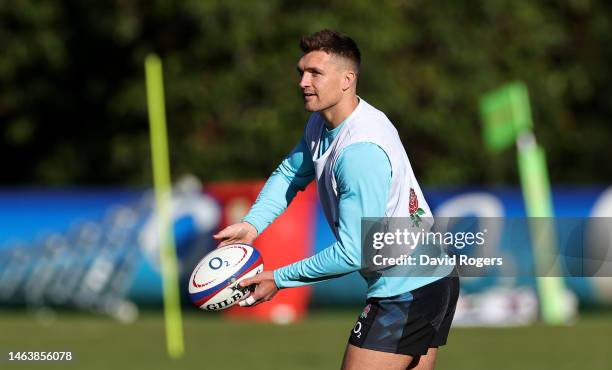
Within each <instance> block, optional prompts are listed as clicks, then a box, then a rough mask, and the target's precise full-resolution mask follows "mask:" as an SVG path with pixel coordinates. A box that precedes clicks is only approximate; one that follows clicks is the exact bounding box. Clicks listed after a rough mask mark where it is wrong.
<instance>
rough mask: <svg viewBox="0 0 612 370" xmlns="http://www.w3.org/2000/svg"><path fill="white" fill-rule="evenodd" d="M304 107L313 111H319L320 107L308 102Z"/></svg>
mask: <svg viewBox="0 0 612 370" xmlns="http://www.w3.org/2000/svg"><path fill="white" fill-rule="evenodd" d="M304 109H306V111H308V112H311V113H312V112H318V111H319V109H317V107H316V106H315V105H313V104H308V103H306V104H304Z"/></svg>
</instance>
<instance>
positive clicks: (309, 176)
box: [214, 30, 458, 370]
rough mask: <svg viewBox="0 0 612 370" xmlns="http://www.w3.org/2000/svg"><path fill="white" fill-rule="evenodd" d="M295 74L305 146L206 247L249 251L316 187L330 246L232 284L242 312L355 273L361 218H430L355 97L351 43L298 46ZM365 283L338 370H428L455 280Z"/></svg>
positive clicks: (327, 37) (392, 148) (398, 151)
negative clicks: (283, 292) (248, 290)
mask: <svg viewBox="0 0 612 370" xmlns="http://www.w3.org/2000/svg"><path fill="white" fill-rule="evenodd" d="M300 47H301V49H302V51H303V55H302V57H301V58H300V60H299V62H298V65H297V69H298V72H299V74H300V88H301V90H302V94H303V98H304V106H305V108H306V110H307V111H309V112H313V113H312V115H311V116H310V118H309V120H308V122H307V124H306V128H305V130H304V136H303V138H302V140H301V141H300V142H299V143H298V144H297V146H296V147H295V148H294V149H293V151H292V152H291V153H290V154H289V155H288V156H287V157H286V158H285V159H284V160H283V161H282V162H281V164H280V165H279V167H278V168H277V169H276V170H275V171H274V172H273V173H272V175H271V176H270V178H269V179H268V181H267V182H266V184H265V186H264V188H263V189H262V191H261V193H260V195H259V197H258V198H257V201H256V202H255V204H254V205H253V207H252V208H251V210H250V212H249V213H248V214H247V216H246V217H245V218H244V219H243V222H241V223H238V224H234V225H230V226H228V227H227V228H225V229H224V230H222V231H221V232H219V233H218V234H217V235H215V236H214V237H215V238H216V239H217V240H219V241H221V243H220V245H227V244H231V243H247V244H251V243H252V242H253V241H254V240H255V238H256V237H257V235H259V234H260V233H261V232H262V231H263V230H264V229H265V228H266V227H267V226H268V225H269V224H270V223H271V222H272V221H273V220H274V219H275V218H276V217H278V216H279V215H280V214H281V213H282V212H283V211H284V210H285V208H286V207H287V206H288V205H289V203H290V202H291V200H292V199H293V197H294V196H295V194H296V193H297V191H301V190H303V189H304V188H305V187H306V186H307V185H308V184H309V183H310V182H311V181H313V180H316V182H317V188H318V192H319V198H320V201H321V203H322V206H323V209H324V211H325V215H326V217H327V220H328V223H329V225H330V227H331V229H332V231H333V232H334V235H335V236H336V239H337V241H336V242H335V243H333V244H332V245H331V246H329V247H327V248H326V249H324V250H323V251H321V252H319V253H317V254H315V255H314V256H312V257H310V258H307V259H304V260H301V261H298V262H295V263H293V264H291V265H288V266H285V267H283V268H279V269H277V270H274V271H264V272H263V273H261V274H259V275H257V276H255V277H253V278H250V279H245V280H244V281H243V282H241V285H242V286H249V285H253V284H255V285H256V289H255V291H254V292H253V293H252V294H251V295H250V296H249V297H248V298H246V299H245V300H243V301H241V302H240V304H241V305H242V306H245V305H246V306H250V305H255V304H258V303H260V302H264V301H268V300H270V299H272V297H273V296H274V295H275V294H276V292H277V291H278V290H279V289H282V288H290V287H295V286H300V285H305V284H311V283H314V282H318V281H322V280H326V279H330V278H334V277H338V276H342V275H345V274H347V273H350V272H354V271H358V270H360V269H361V267H362V266H361V265H362V264H361V248H360V243H361V230H360V226H361V218H362V217H410V216H414V212H415V209H416V208H415V207H414V205H415V204H418V207H419V209H420V211H419V212H420V213H419V215H421V216H423V217H428V216H429V217H431V212H430V211H429V207H428V206H427V203H426V202H425V200H424V198H423V194H422V192H421V189H420V187H419V185H418V183H417V181H416V179H415V177H414V174H413V172H412V168H411V166H410V162H409V161H408V157H407V155H406V152H405V150H404V148H403V146H402V143H401V141H400V139H399V136H398V134H397V131H396V129H395V128H394V126H393V125H392V123H391V122H390V121H389V120H388V119H387V117H386V116H385V115H384V114H383V113H382V112H380V111H378V110H377V109H375V108H374V107H372V106H371V105H369V104H368V103H366V102H365V101H364V100H363V99H361V98H359V97H358V96H357V94H356V87H357V78H358V75H359V68H360V63H361V57H360V52H359V49H358V48H357V45H356V44H355V42H354V41H353V40H352V39H351V38H349V37H348V36H346V35H344V34H341V33H339V32H336V31H332V30H322V31H319V32H317V33H315V34H313V35H311V36H308V37H304V38H302V40H301V43H300ZM448 272H449V271H447V272H446V273H445V274H442V275H438V276H435V277H410V278H407V277H385V276H384V275H383V276H382V277H381V276H378V277H371V276H368V277H366V280H367V282H368V297H367V306H366V308H365V309H364V311H363V313H362V314H361V316H360V318H359V319H358V321H357V323H356V324H355V327H354V328H353V330H352V332H351V336H350V338H349V344H348V345H347V348H346V352H345V355H344V360H343V364H342V368H343V369H377V370H382V369H406V368H409V367H411V368H415V367H416V368H419V369H432V368H433V367H434V363H435V358H436V353H437V347H438V346H441V345H444V344H445V343H446V337H447V335H448V331H449V327H450V323H451V321H452V317H453V314H454V309H455V304H456V301H457V294H458V280H457V278H451V277H446V274H448Z"/></svg>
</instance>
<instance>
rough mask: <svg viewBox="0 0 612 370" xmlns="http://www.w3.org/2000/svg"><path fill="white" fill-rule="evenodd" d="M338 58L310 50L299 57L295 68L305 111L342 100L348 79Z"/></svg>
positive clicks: (331, 105)
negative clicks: (298, 75) (298, 77)
mask: <svg viewBox="0 0 612 370" xmlns="http://www.w3.org/2000/svg"><path fill="white" fill-rule="evenodd" d="M339 59H340V58H338V57H335V56H333V55H332V54H328V53H326V52H324V51H311V52H310V53H308V54H305V55H304V56H302V57H301V58H300V60H299V62H298V65H297V70H298V73H299V74H300V88H301V89H302V94H303V97H304V107H305V108H306V110H307V111H309V112H320V111H324V110H327V109H330V108H333V107H334V106H335V105H336V104H338V102H340V100H342V97H343V96H344V91H346V89H348V87H349V85H348V83H349V82H350V81H349V80H347V78H346V68H343V67H344V66H345V64H344V63H343V62H342V60H339Z"/></svg>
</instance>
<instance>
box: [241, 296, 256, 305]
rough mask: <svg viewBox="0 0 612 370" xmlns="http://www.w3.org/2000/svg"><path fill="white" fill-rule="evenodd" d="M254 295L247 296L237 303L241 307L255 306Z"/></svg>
mask: <svg viewBox="0 0 612 370" xmlns="http://www.w3.org/2000/svg"><path fill="white" fill-rule="evenodd" d="M255 302H257V301H256V300H255V297H253V296H249V297H247V298H246V299H245V300H243V301H240V302H238V304H239V305H240V306H242V307H248V306H255Z"/></svg>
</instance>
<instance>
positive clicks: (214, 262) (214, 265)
mask: <svg viewBox="0 0 612 370" xmlns="http://www.w3.org/2000/svg"><path fill="white" fill-rule="evenodd" d="M222 266H225V267H227V266H229V262H227V261H224V260H222V259H221V258H219V257H215V258H213V259H211V260H210V262H208V267H210V268H211V269H213V270H218V269H220V268H221V267H222Z"/></svg>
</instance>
